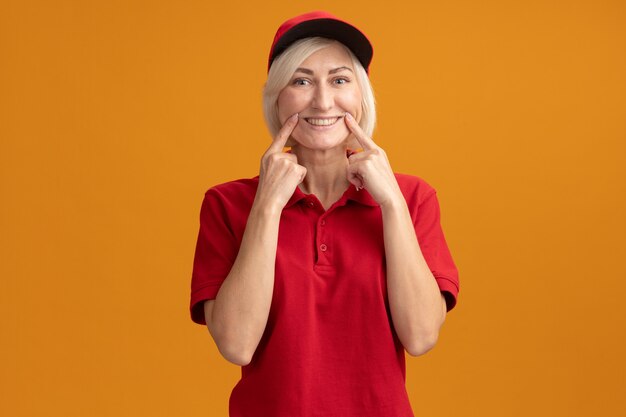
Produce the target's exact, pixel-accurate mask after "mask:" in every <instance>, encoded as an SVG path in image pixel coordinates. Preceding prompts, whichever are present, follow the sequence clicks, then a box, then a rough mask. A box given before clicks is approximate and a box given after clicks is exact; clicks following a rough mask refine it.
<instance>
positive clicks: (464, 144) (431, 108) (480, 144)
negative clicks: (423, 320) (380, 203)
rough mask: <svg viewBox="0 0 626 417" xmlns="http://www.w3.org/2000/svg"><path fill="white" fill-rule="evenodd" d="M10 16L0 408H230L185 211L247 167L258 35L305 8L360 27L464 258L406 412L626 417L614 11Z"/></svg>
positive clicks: (261, 138) (142, 5)
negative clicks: (455, 292) (198, 288)
mask: <svg viewBox="0 0 626 417" xmlns="http://www.w3.org/2000/svg"><path fill="white" fill-rule="evenodd" d="M0 7H1V8H0V52H1V55H0V59H1V62H0V83H1V84H0V139H1V148H0V173H1V183H0V186H1V188H0V196H1V197H0V198H1V204H0V250H1V256H2V259H1V262H0V276H1V280H0V325H1V338H2V339H1V344H0V350H1V354H0V373H1V374H0V376H1V380H0V385H1V386H0V415H3V416H11V417H19V416H64V417H70V416H93V417H99V416H117V417H120V416H129V417H130V416H133V417H134V416H168V417H169V416H186V417H192V416H226V415H227V405H228V396H229V393H230V390H231V388H232V387H233V385H234V384H235V382H236V380H237V378H238V376H239V368H238V367H236V366H234V365H230V364H229V363H227V362H226V361H225V360H223V359H222V358H221V357H220V356H219V354H218V352H217V351H216V348H215V346H214V344H213V342H212V341H211V339H210V337H209V335H208V332H207V331H206V329H205V328H203V327H201V326H198V325H194V324H193V323H192V322H191V321H190V319H189V316H188V310H187V305H188V299H189V283H190V275H191V266H192V260H193V250H194V247H195V239H196V236H197V230H198V215H199V210H200V203H201V201H202V196H203V193H204V191H205V190H206V189H207V188H208V187H210V186H211V185H214V184H216V183H219V182H223V181H227V180H231V179H235V178H241V177H250V176H254V175H256V173H257V169H258V163H259V158H260V155H261V154H262V152H263V151H264V150H265V148H266V147H267V145H268V143H269V137H268V134H267V132H266V129H265V126H264V124H263V119H262V114H261V104H260V93H261V88H262V85H263V82H264V78H265V75H266V74H265V69H266V56H267V52H268V48H269V45H270V43H271V41H272V38H273V35H274V32H275V30H276V28H277V27H278V25H279V24H280V23H281V22H282V21H283V20H284V19H286V18H288V17H290V16H293V15H295V14H299V13H302V12H305V11H309V10H312V9H326V10H329V11H331V12H333V13H335V14H337V15H338V16H340V17H343V18H345V19H348V20H349V21H352V22H354V23H355V24H356V25H357V26H359V27H360V28H361V29H362V30H364V31H365V32H366V33H367V34H368V35H369V37H370V38H371V39H372V41H373V43H374V45H375V56H374V61H373V66H372V81H373V84H374V87H375V91H376V95H377V100H378V105H379V127H378V129H377V131H376V132H375V136H374V139H375V140H376V141H377V142H378V143H379V144H380V145H381V146H382V147H383V148H384V149H386V150H387V153H388V154H389V157H390V160H391V162H392V166H393V167H394V169H395V170H396V171H398V172H404V173H410V174H415V175H418V176H421V177H423V178H424V179H426V180H427V181H428V182H430V183H431V184H432V185H433V186H434V187H436V188H437V189H438V190H439V198H440V200H441V204H442V216H443V227H444V230H445V232H446V236H447V239H448V243H449V245H450V248H451V250H452V253H453V256H454V258H455V261H456V263H457V265H458V267H459V270H460V277H461V294H460V299H459V305H458V307H457V308H456V309H455V310H454V311H453V312H452V313H451V314H450V315H449V316H448V320H447V323H446V325H445V326H444V329H443V332H442V334H441V337H440V340H439V344H438V345H437V347H436V348H435V349H434V350H433V351H432V352H430V353H428V354H427V355H425V356H422V357H419V358H410V359H409V360H408V380H407V388H408V390H409V393H410V397H411V401H412V403H413V407H414V409H415V413H416V415H417V416H441V417H443V416H481V417H484V416H592V415H625V414H626V400H625V398H624V397H625V396H624V384H625V382H626V381H625V375H626V373H625V372H626V366H625V359H624V352H625V351H626V349H625V348H626V344H625V340H624V339H625V336H624V330H625V329H626V326H625V324H626V323H625V321H626V320H625V318H626V317H625V316H626V315H625V314H624V309H623V308H622V306H621V305H620V304H621V301H622V298H623V293H624V290H625V289H626V273H625V272H626V271H625V263H624V259H626V258H625V255H626V253H625V252H626V251H625V247H626V245H625V239H626V227H625V213H626V202H625V196H626V192H625V191H626V189H625V188H626V187H625V186H624V180H625V179H626V176H625V174H626V172H625V166H626V164H625V162H626V161H625V156H626V152H625V151H626V150H625V142H626V140H625V139H626V103H625V101H626V76H625V74H626V3H624V2H622V1H617V0H614V1H596V0H588V1H567V2H566V1H560V2H556V1H530V2H529V1H522V0H520V1H515V2H511V1H498V0H488V1H480V2H477V1H441V2H439V1H438V2H435V1H432V2H424V1H416V2H413V1H411V2H409V1H406V2H404V3H396V2H391V1H387V2H383V3H380V2H374V1H372V2H370V3H368V4H363V3H362V2H349V3H346V2H343V3H337V2H331V1H320V2H316V3H315V4H313V3H311V2H306V5H305V6H301V5H295V4H292V2H286V1H281V2H273V1H264V2H260V3H259V4H258V5H246V4H244V3H241V2H219V3H212V2H210V1H182V2H174V1H169V2H166V1H154V0H151V1H147V0H146V1H128V0H124V1H106V2H105V1H102V2H95V1H92V2H88V1H56V2H45V1H39V2H33V1H28V0H26V1H24V0H21V1H17V0H15V1H2V3H1V6H0ZM294 417H295V416H294Z"/></svg>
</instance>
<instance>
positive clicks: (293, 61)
mask: <svg viewBox="0 0 626 417" xmlns="http://www.w3.org/2000/svg"><path fill="white" fill-rule="evenodd" d="M335 43H338V44H339V45H341V46H342V47H344V48H345V50H346V51H347V52H348V54H349V55H350V58H351V60H352V66H353V67H354V69H355V75H356V76H355V78H356V80H357V83H358V85H359V87H360V89H361V97H362V99H361V110H362V115H361V120H360V122H359V126H361V129H363V131H364V132H365V134H366V135H368V136H370V137H371V136H372V133H373V132H374V127H375V126H376V102H375V101H374V90H373V89H372V85H371V83H370V80H369V77H368V76H367V72H365V69H364V68H363V65H361V62H360V61H359V60H358V59H357V58H356V56H354V54H353V53H352V51H351V50H350V49H348V48H347V47H346V46H345V45H343V44H342V43H340V42H338V41H335V40H333V39H328V38H320V37H313V38H305V39H300V40H299V41H297V42H294V43H293V44H292V45H291V46H290V47H289V48H287V50H285V52H283V53H282V54H280V55H279V56H278V57H277V58H276V59H275V60H274V62H273V63H272V66H271V67H270V71H269V73H268V74H267V81H266V82H265V86H264V88H263V115H264V117H265V123H266V124H267V127H268V129H269V131H270V134H271V135H272V137H275V136H276V134H277V133H278V131H279V130H280V128H281V126H282V124H281V122H280V120H279V119H278V96H279V94H280V92H281V91H282V90H283V88H285V87H286V86H287V84H289V80H290V79H291V77H292V76H293V74H294V72H295V71H296V69H297V68H298V67H299V66H300V64H302V62H303V61H304V60H305V59H307V58H308V57H309V56H310V55H311V54H313V53H314V52H317V51H319V50H320V49H323V48H325V47H327V46H329V45H333V44H335Z"/></svg>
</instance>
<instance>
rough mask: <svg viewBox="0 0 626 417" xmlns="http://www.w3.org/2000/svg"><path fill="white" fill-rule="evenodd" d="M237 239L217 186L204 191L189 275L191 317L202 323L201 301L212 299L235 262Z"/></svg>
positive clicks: (203, 322) (202, 308) (202, 306)
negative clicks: (191, 268)
mask: <svg viewBox="0 0 626 417" xmlns="http://www.w3.org/2000/svg"><path fill="white" fill-rule="evenodd" d="M238 251H239V242H238V240H237V239H236V237H235V234H234V233H233V230H232V228H231V227H230V226H229V221H228V216H227V210H226V208H225V204H224V199H223V196H222V195H221V194H220V193H219V191H218V190H215V189H210V190H209V191H207V192H206V194H205V196H204V200H203V202H202V207H201V209H200V230H199V232H198V240H197V242H196V251H195V256H194V261H193V272H192V278H191V301H190V305H189V310H190V313H191V319H192V320H193V321H194V322H196V323H198V324H206V321H205V319H204V301H206V300H212V299H215V297H216V295H217V292H218V290H219V288H220V286H221V285H222V282H224V279H226V276H227V275H228V273H229V272H230V269H231V267H232V265H233V263H234V262H235V258H236V257H237V252H238Z"/></svg>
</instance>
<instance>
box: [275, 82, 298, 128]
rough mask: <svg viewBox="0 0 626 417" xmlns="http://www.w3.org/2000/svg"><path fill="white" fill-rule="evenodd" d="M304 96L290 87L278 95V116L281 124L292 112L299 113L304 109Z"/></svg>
mask: <svg viewBox="0 0 626 417" xmlns="http://www.w3.org/2000/svg"><path fill="white" fill-rule="evenodd" d="M302 102H303V98H302V97H301V95H300V94H296V93H294V92H292V91H290V90H289V89H285V90H283V91H282V92H281V93H280V95H279V96H278V101H277V102H276V103H277V105H278V118H279V119H280V122H281V124H284V123H285V120H287V118H289V117H290V116H291V115H292V114H294V113H298V112H299V111H300V110H302V107H303V106H302Z"/></svg>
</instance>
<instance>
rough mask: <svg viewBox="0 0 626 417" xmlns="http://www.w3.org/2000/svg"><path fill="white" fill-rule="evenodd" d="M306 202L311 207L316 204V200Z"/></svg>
mask: <svg viewBox="0 0 626 417" xmlns="http://www.w3.org/2000/svg"><path fill="white" fill-rule="evenodd" d="M306 204H307V205H308V206H309V207H313V206H314V205H315V203H314V202H312V201H308V202H307V203H306Z"/></svg>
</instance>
